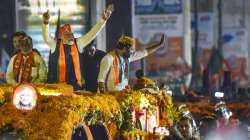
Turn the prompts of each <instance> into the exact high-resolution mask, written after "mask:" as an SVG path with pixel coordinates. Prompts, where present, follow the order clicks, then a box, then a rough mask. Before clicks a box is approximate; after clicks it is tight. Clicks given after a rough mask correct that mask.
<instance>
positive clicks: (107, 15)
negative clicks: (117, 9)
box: [102, 4, 114, 20]
mask: <svg viewBox="0 0 250 140" xmlns="http://www.w3.org/2000/svg"><path fill="white" fill-rule="evenodd" d="M113 11H114V4H109V5H108V6H107V8H106V9H105V10H104V11H103V13H102V18H103V19H104V20H108V19H109V18H110V16H111V14H112V13H113Z"/></svg>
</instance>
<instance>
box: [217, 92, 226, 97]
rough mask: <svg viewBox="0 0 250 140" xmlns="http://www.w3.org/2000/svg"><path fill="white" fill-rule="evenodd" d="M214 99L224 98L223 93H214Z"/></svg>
mask: <svg viewBox="0 0 250 140" xmlns="http://www.w3.org/2000/svg"><path fill="white" fill-rule="evenodd" d="M215 97H217V98H223V97H224V93H223V92H215Z"/></svg>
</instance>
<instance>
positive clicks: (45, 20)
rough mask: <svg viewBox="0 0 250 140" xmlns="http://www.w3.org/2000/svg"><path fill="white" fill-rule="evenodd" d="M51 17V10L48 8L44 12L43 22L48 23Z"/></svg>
mask: <svg viewBox="0 0 250 140" xmlns="http://www.w3.org/2000/svg"><path fill="white" fill-rule="evenodd" d="M49 19H50V14H49V10H47V11H46V12H45V13H43V23H44V24H48V23H49Z"/></svg>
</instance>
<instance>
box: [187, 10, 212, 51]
mask: <svg viewBox="0 0 250 140" xmlns="http://www.w3.org/2000/svg"><path fill="white" fill-rule="evenodd" d="M214 16H215V15H214V13H212V12H201V13H198V31H199V35H198V47H199V48H200V49H211V48H212V47H213V46H215V41H214ZM191 22H192V23H191V26H192V27H191V29H192V39H193V40H192V41H193V44H194V29H195V25H196V23H195V19H194V14H192V18H191Z"/></svg>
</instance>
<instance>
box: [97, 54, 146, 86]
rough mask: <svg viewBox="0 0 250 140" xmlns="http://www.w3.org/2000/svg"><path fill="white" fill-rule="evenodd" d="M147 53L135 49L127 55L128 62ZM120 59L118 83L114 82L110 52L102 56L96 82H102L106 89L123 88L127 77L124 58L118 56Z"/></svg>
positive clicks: (126, 83)
mask: <svg viewBox="0 0 250 140" xmlns="http://www.w3.org/2000/svg"><path fill="white" fill-rule="evenodd" d="M147 55H148V52H147V50H140V51H135V52H134V53H132V54H131V56H130V57H129V62H133V61H136V60H139V59H141V58H143V57H145V56H147ZM120 58H121V60H122V71H123V72H122V73H123V75H122V80H121V82H120V83H118V84H117V85H116V84H115V81H114V71H115V70H114V65H113V62H114V57H113V56H112V55H111V54H107V55H106V56H104V57H103V59H102V61H101V65H100V72H99V75H98V82H104V83H105V84H106V85H107V90H108V91H120V90H123V89H125V87H126V86H127V85H128V79H127V77H125V65H126V63H125V60H124V59H123V58H122V57H121V56H120Z"/></svg>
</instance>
